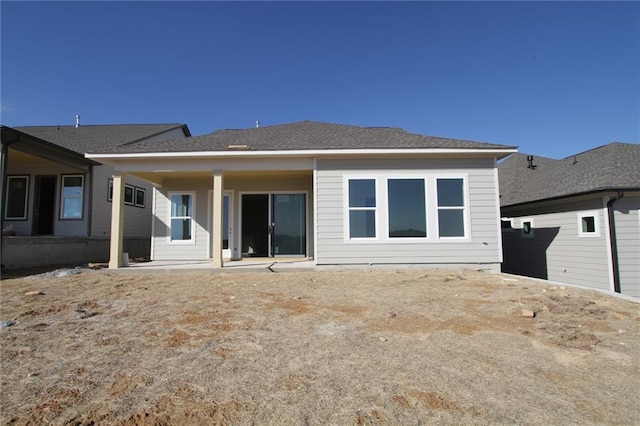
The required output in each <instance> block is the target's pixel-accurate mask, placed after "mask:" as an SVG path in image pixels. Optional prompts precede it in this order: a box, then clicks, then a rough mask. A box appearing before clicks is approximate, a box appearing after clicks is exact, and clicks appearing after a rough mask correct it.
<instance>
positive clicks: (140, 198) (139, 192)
mask: <svg viewBox="0 0 640 426" xmlns="http://www.w3.org/2000/svg"><path fill="white" fill-rule="evenodd" d="M144 197H145V190H144V189H142V188H136V200H135V205H136V206H138V207H144Z"/></svg>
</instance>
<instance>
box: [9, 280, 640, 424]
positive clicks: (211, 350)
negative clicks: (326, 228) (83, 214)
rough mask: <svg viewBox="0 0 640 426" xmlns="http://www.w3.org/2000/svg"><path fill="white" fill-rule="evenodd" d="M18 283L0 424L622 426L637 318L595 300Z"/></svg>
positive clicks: (465, 285)
mask: <svg viewBox="0 0 640 426" xmlns="http://www.w3.org/2000/svg"><path fill="white" fill-rule="evenodd" d="M36 278H38V277H33V276H31V277H30V276H27V277H22V278H14V279H5V280H3V281H1V282H0V285H1V293H0V295H1V302H2V304H1V313H0V320H1V321H8V320H11V321H13V322H14V324H13V325H10V326H6V323H5V324H3V325H5V327H4V328H2V329H0V339H1V342H2V348H1V361H2V371H1V373H2V377H1V379H0V380H1V381H2V389H1V392H0V402H1V414H0V422H1V423H2V424H12V425H23V424H45V423H46V424H73V425H92V424H118V425H168V424H196V425H197V424H202V425H205V424H206V425H209V424H233V425H236V424H237V425H244V424H322V425H325V424H336V425H343V424H344V425H373V424H379V425H387V424H389V425H394V424H398V425H409V424H414V425H415V424H436V423H437V424H461V423H462V424H522V425H524V424H531V425H534V424H535V425H540V424H563V425H567V424H640V398H639V397H638V395H639V392H640V305H639V304H637V303H633V302H629V301H626V300H622V299H619V298H614V297H610V296H606V295H602V294H600V293H597V292H591V291H584V290H578V289H574V288H564V287H557V286H552V285H547V284H541V283H539V282H534V281H529V280H526V279H517V280H515V279H513V277H508V276H496V275H488V274H484V273H481V272H461V271H453V272H452V271H434V270H432V271H429V270H403V271H379V270H378V271H341V272H337V271H335V272H285V273H211V272H195V271H193V272H183V273H180V274H174V273H155V274H154V273H123V272H108V271H86V272H83V273H80V274H77V275H71V276H67V277H62V278H50V277H46V276H45V277H44V278H43V277H39V278H38V279H36ZM523 309H524V310H525V311H524V314H527V312H526V310H527V309H528V310H531V311H533V312H535V317H534V318H528V317H525V316H523Z"/></svg>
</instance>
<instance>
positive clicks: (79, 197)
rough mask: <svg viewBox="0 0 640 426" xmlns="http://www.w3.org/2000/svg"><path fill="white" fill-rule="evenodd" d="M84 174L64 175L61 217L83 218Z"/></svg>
mask: <svg viewBox="0 0 640 426" xmlns="http://www.w3.org/2000/svg"><path fill="white" fill-rule="evenodd" d="M83 195H84V176H82V175H67V176H62V191H61V200H60V219H82V210H83V198H84V197H83Z"/></svg>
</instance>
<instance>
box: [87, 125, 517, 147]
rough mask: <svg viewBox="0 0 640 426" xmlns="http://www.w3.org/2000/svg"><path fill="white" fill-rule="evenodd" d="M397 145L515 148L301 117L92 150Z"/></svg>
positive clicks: (396, 129)
mask: <svg viewBox="0 0 640 426" xmlns="http://www.w3.org/2000/svg"><path fill="white" fill-rule="evenodd" d="M397 148H421V149H425V148H448V149H487V150H491V149H515V147H510V146H505V145H497V144H490V143H481V142H472V141H466V140H460V139H446V138H439V137H432V136H422V135H416V134H412V133H408V132H406V131H404V130H402V129H399V128H389V127H357V126H348V125H343V124H332V123H319V122H314V121H302V122H297V123H290V124H281V125H275V126H266V127H259V128H251V129H243V130H217V131H215V132H213V133H211V134H208V135H203V136H196V137H191V138H187V139H181V140H179V139H176V140H169V141H163V142H161V143H148V142H140V143H136V144H130V145H125V146H118V147H113V148H108V149H103V150H100V151H98V150H96V151H93V152H94V153H100V154H129V153H170V152H185V153H188V152H219V151H310V150H336V149H337V150H343V149H397Z"/></svg>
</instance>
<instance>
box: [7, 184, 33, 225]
mask: <svg viewBox="0 0 640 426" xmlns="http://www.w3.org/2000/svg"><path fill="white" fill-rule="evenodd" d="M12 179H26V180H27V181H26V185H25V194H24V215H23V216H21V217H9V216H7V213H9V208H8V207H9V188H10V184H9V182H10V181H11V180H12ZM29 180H30V179H29V175H20V176H7V190H6V194H5V199H4V201H5V204H4V205H5V207H4V220H27V216H28V214H29V211H28V209H29Z"/></svg>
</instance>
